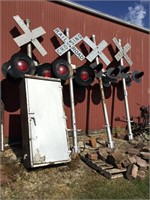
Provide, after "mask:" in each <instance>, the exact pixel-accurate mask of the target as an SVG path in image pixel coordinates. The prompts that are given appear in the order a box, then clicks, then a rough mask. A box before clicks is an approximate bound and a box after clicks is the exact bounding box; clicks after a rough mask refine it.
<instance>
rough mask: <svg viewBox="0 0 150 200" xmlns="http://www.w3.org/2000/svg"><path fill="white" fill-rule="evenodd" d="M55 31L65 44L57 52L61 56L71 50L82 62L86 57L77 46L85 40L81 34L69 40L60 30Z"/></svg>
mask: <svg viewBox="0 0 150 200" xmlns="http://www.w3.org/2000/svg"><path fill="white" fill-rule="evenodd" d="M53 31H54V32H55V34H56V35H57V36H58V37H59V38H60V39H61V40H62V41H63V42H64V44H62V45H61V46H60V47H58V48H57V49H56V50H55V51H56V53H57V54H58V55H59V56H61V55H63V54H64V53H66V52H67V51H69V50H71V51H72V52H73V53H74V54H75V55H76V56H77V57H78V58H79V59H80V60H81V61H82V60H83V59H84V58H85V56H84V55H83V54H82V53H81V52H80V51H79V50H78V49H77V47H76V46H75V45H76V44H77V43H79V42H80V41H81V40H83V37H82V36H81V34H80V33H77V34H76V35H75V36H74V37H72V38H70V39H69V38H68V37H67V36H66V35H65V34H64V33H63V32H62V31H61V30H60V29H59V28H56V29H55V30H53Z"/></svg>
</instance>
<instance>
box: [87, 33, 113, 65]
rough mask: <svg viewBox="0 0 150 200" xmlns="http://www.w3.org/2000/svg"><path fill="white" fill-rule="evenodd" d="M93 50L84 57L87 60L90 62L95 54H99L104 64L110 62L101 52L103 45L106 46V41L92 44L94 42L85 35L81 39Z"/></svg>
mask: <svg viewBox="0 0 150 200" xmlns="http://www.w3.org/2000/svg"><path fill="white" fill-rule="evenodd" d="M83 40H84V41H85V42H86V43H87V44H88V45H89V46H90V47H91V48H92V49H93V50H92V51H91V52H90V53H89V55H88V56H87V57H86V58H87V60H89V61H90V62H92V61H93V60H94V59H95V58H96V57H97V56H99V57H100V58H101V59H102V60H103V61H104V63H105V64H106V65H109V64H110V61H109V59H108V58H107V57H106V56H105V55H104V53H103V52H102V50H103V49H105V47H107V46H108V43H107V42H106V41H105V40H103V41H102V42H100V43H99V44H98V46H96V45H95V44H94V42H92V41H91V40H90V39H89V38H88V37H87V36H86V37H85V38H84V39H83Z"/></svg>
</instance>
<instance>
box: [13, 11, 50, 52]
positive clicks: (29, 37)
mask: <svg viewBox="0 0 150 200" xmlns="http://www.w3.org/2000/svg"><path fill="white" fill-rule="evenodd" d="M13 18H14V20H15V21H16V23H17V24H18V25H19V26H20V28H21V29H22V30H23V31H24V32H25V33H24V34H22V35H20V36H18V37H16V38H14V41H15V42H16V43H17V45H18V46H19V47H21V46H23V45H24V44H27V43H29V42H32V43H33V45H34V46H35V47H36V48H37V50H38V51H39V52H40V54H41V55H42V56H45V55H46V54H47V52H46V50H45V49H44V48H43V46H42V45H41V44H40V42H39V41H38V40H37V38H38V37H40V36H42V35H43V34H45V33H46V32H45V30H44V29H43V28H42V27H41V26H40V27H38V28H35V29H33V30H32V31H30V29H29V28H28V27H27V25H26V24H25V23H24V21H23V20H22V19H21V18H20V17H19V15H16V16H14V17H13Z"/></svg>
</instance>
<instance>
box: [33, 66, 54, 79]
mask: <svg viewBox="0 0 150 200" xmlns="http://www.w3.org/2000/svg"><path fill="white" fill-rule="evenodd" d="M37 75H38V76H43V77H46V78H52V77H54V76H53V73H52V64H50V63H44V64H41V65H38V67H37Z"/></svg>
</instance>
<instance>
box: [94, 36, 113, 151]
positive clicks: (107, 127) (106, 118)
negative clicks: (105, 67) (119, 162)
mask: <svg viewBox="0 0 150 200" xmlns="http://www.w3.org/2000/svg"><path fill="white" fill-rule="evenodd" d="M92 40H93V42H94V43H95V44H96V38H95V35H92ZM96 64H97V65H98V64H99V59H98V57H96ZM98 80H99V86H100V92H101V98H102V106H103V112H104V118H105V127H106V130H107V136H108V147H109V148H110V149H114V142H113V141H112V136H111V131H110V125H109V120H108V113H107V107H106V100H105V94H104V88H103V82H102V77H99V78H98Z"/></svg>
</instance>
